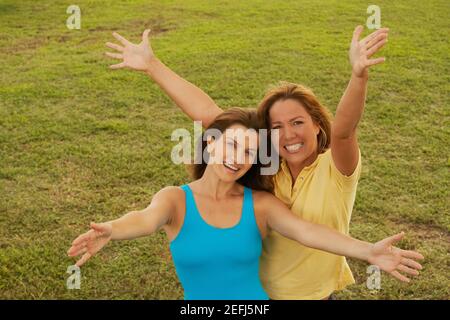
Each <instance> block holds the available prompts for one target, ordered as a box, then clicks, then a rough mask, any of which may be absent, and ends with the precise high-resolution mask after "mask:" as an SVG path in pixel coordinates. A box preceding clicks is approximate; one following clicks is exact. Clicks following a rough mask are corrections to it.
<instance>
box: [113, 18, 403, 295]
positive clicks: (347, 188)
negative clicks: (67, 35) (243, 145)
mask: <svg viewBox="0 0 450 320" xmlns="http://www.w3.org/2000/svg"><path fill="white" fill-rule="evenodd" d="M362 31H363V27H362V26H358V27H357V28H356V29H355V31H354V33H353V38H352V41H351V46H350V50H349V58H350V63H351V65H352V75H351V79H350V81H349V84H348V87H347V89H346V91H345V93H344V95H343V97H342V99H341V101H340V103H339V105H338V107H337V110H336V115H335V119H334V121H333V123H331V117H330V115H329V112H328V110H327V109H326V108H325V107H323V106H322V105H321V104H320V102H319V101H318V100H317V98H316V97H315V95H314V94H313V92H312V91H311V90H309V89H307V88H305V87H303V86H301V85H297V84H290V83H285V84H282V85H280V86H278V87H277V88H274V89H272V90H270V91H269V92H268V93H267V94H266V96H265V97H264V99H263V100H262V102H261V103H260V104H259V106H258V113H259V115H260V118H261V119H262V120H263V121H264V122H265V124H266V127H267V128H270V129H276V130H278V132H279V155H280V157H281V158H282V162H281V168H280V170H279V171H278V173H277V174H276V176H275V177H274V184H275V195H276V196H277V197H278V198H279V199H281V200H282V201H283V202H284V203H285V204H286V205H287V206H288V207H289V208H290V209H291V210H292V212H294V214H297V215H298V216H300V217H301V218H303V219H305V220H307V221H310V222H315V223H319V224H324V225H328V226H330V227H332V228H334V229H335V230H338V231H340V232H342V233H344V234H348V229H349V222H350V216H351V212H352V208H353V204H354V201H355V193H356V187H357V183H358V179H359V176H360V172H361V155H360V151H359V147H358V142H357V135H356V129H357V125H358V122H359V120H360V118H361V116H362V113H363V109H364V104H365V96H366V87H367V81H368V68H369V67H370V66H372V65H376V64H379V63H382V62H384V58H371V57H372V56H373V55H374V54H375V53H376V52H377V51H378V50H379V49H380V48H382V47H383V46H384V44H385V43H386V42H387V35H388V29H386V28H383V29H379V30H377V31H375V32H373V33H371V34H370V35H368V36H367V37H365V38H364V39H362V40H360V36H361V33H362ZM149 32H150V30H145V31H144V33H143V35H142V42H141V43H139V44H133V43H131V42H129V41H128V40H126V39H125V38H123V37H121V36H120V35H118V34H117V33H114V37H115V38H116V39H117V40H118V41H120V43H121V45H118V44H114V43H107V46H108V47H110V48H112V49H115V50H117V51H118V52H119V53H106V54H107V55H108V56H110V57H112V58H116V59H120V60H122V62H120V63H118V64H115V65H112V66H111V68H112V69H120V68H130V69H133V70H138V71H143V72H145V73H146V74H147V75H148V76H150V77H151V78H152V79H153V80H154V81H155V82H156V83H157V84H158V85H159V86H160V87H161V88H162V89H163V90H164V91H165V92H166V93H167V94H168V95H169V96H170V98H171V99H172V100H173V101H174V102H175V103H176V104H177V105H178V106H179V107H180V108H181V109H182V110H183V112H185V113H186V114H187V115H188V116H189V117H190V118H191V119H193V120H201V121H202V125H203V126H204V127H208V126H209V124H210V123H212V121H213V120H214V119H215V117H216V116H217V115H218V114H220V113H221V112H222V109H221V108H219V107H218V106H217V105H216V104H215V103H214V101H213V100H212V99H211V98H210V97H209V96H208V95H207V94H206V93H205V92H203V91H202V90H201V89H199V88H197V87H196V86H194V85H193V84H191V83H189V82H188V81H186V80H184V79H182V78H181V77H179V76H178V75H177V74H175V73H174V72H173V71H172V70H170V69H169V68H167V67H166V66H165V65H164V64H163V63H162V62H161V61H160V60H158V59H157V58H156V56H155V55H154V53H153V50H152V48H151V46H150V43H149V40H148V35H149ZM394 276H396V277H397V278H399V279H404V278H403V276H402V275H401V274H399V273H396V274H394ZM260 277H261V280H262V282H263V285H264V288H265V289H266V291H267V292H268V294H269V296H270V297H271V298H272V299H327V298H328V297H329V296H330V295H331V294H332V293H333V292H334V291H335V290H340V289H342V288H344V287H345V286H347V285H349V284H352V283H354V279H353V276H352V273H351V271H350V268H349V267H348V264H347V262H346V260H345V258H344V257H340V256H335V255H332V254H328V253H324V252H320V251H318V250H314V249H309V248H306V247H302V246H301V245H299V244H296V243H295V242H294V241H292V240H289V239H287V238H284V237H282V236H281V235H279V234H277V233H276V232H274V231H272V232H271V233H270V234H269V235H268V236H267V237H266V239H265V240H264V245H263V254H262V256H261V269H260Z"/></svg>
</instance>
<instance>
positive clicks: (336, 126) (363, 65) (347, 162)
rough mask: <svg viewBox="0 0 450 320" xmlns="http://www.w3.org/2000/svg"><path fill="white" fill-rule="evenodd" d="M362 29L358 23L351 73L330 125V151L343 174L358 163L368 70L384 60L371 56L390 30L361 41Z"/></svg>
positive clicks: (383, 42)
mask: <svg viewBox="0 0 450 320" xmlns="http://www.w3.org/2000/svg"><path fill="white" fill-rule="evenodd" d="M362 31H363V27H362V26H358V27H357V28H356V29H355V31H354V33H353V38H352V42H351V46H350V51H349V58H350V63H351V65H352V76H351V78H350V82H349V83H348V86H347V89H346V90H345V92H344V95H343V96H342V98H341V101H340V102H339V105H338V107H337V109H336V116H335V119H334V121H333V124H332V127H331V154H332V156H333V161H334V163H335V165H336V167H337V168H338V170H339V171H340V172H341V173H342V174H344V175H351V174H352V173H353V172H354V171H355V169H356V166H357V165H358V159H359V151H358V148H359V147H358V140H357V135H356V128H357V126H358V123H359V120H360V119H361V116H362V114H363V110H364V104H365V100H366V90H367V81H368V74H369V73H368V69H369V67H371V66H373V65H376V64H380V63H383V62H384V61H385V58H383V57H382V58H376V59H371V57H372V55H374V54H375V53H376V52H378V50H380V49H381V48H382V47H383V46H384V45H385V44H386V42H387V36H388V31H389V29H387V28H382V29H379V30H377V31H375V32H373V33H371V34H370V35H368V36H367V37H365V38H364V39H362V40H359V37H360V36H361V33H362Z"/></svg>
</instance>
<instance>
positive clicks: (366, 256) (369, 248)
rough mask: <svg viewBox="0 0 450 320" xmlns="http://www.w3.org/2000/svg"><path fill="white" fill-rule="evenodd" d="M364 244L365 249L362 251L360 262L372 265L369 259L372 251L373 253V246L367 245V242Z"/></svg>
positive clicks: (371, 244)
mask: <svg viewBox="0 0 450 320" xmlns="http://www.w3.org/2000/svg"><path fill="white" fill-rule="evenodd" d="M365 244H366V245H365V249H364V250H363V256H362V258H363V259H362V260H364V261H366V262H368V263H370V264H372V261H371V260H372V259H371V257H372V251H373V247H374V244H373V243H369V242H366V243H365Z"/></svg>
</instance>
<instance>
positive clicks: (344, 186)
mask: <svg viewBox="0 0 450 320" xmlns="http://www.w3.org/2000/svg"><path fill="white" fill-rule="evenodd" d="M328 156H329V157H330V168H331V176H332V178H333V179H334V180H335V181H336V183H337V185H338V187H339V188H340V189H341V190H342V191H343V192H353V191H355V189H356V187H357V184H358V180H359V177H360V176H361V150H360V149H358V164H357V165H356V168H355V171H353V173H352V174H351V175H349V176H346V175H344V174H342V173H341V172H340V171H339V169H338V168H337V167H336V165H335V163H334V161H333V157H332V155H331V152H329V155H328Z"/></svg>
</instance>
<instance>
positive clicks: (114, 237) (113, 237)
mask: <svg viewBox="0 0 450 320" xmlns="http://www.w3.org/2000/svg"><path fill="white" fill-rule="evenodd" d="M106 223H107V224H109V225H110V226H111V234H110V235H109V236H110V239H111V240H117V225H116V223H115V221H114V220H113V221H108V222H106Z"/></svg>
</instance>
